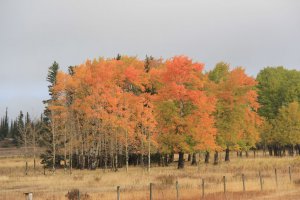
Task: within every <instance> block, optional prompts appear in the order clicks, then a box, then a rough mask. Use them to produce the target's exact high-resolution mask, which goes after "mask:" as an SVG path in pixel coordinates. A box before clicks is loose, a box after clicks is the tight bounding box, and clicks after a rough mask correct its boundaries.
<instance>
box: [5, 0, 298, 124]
mask: <svg viewBox="0 0 300 200" xmlns="http://www.w3.org/2000/svg"><path fill="white" fill-rule="evenodd" d="M117 53H121V54H127V55H132V56H138V57H140V58H144V57H145V55H146V54H147V55H153V56H155V57H163V58H170V57H172V56H174V55H179V54H185V55H187V56H189V57H191V58H193V59H194V60H196V61H201V62H204V63H205V64H206V69H211V68H212V67H213V66H214V65H215V64H216V63H217V62H219V61H225V62H228V63H230V64H231V66H232V67H235V66H243V67H245V69H246V72H247V73H248V74H250V75H252V76H255V75H256V74H257V73H258V72H259V70H260V69H262V68H264V67H266V66H278V65H283V66H285V67H287V68H290V69H298V70H300V54H299V53H300V1H298V0H280V1H279V0H206V1H201V0H118V1H115V0H107V1H105V0H102V1H101V0H97V1H96V0H95V1H92V0H82V1H79V0H69V1H67V0H49V1H46V0H24V1H23V0H19V1H16V0H0V69H1V71H0V91H1V93H0V116H1V115H2V114H1V113H3V114H4V112H5V107H6V106H7V107H8V109H9V114H10V117H11V118H12V117H13V118H14V117H16V116H17V113H18V112H19V110H23V111H25V112H26V111H29V112H30V113H33V114H34V115H35V116H38V115H39V113H40V112H42V110H43V104H42V100H43V99H47V98H48V91H47V90H48V88H47V82H46V76H47V69H48V67H49V66H50V65H51V64H52V63H53V61H54V60H56V61H57V62H58V63H59V64H60V66H61V68H62V69H63V70H65V69H66V67H67V66H69V65H77V64H80V63H82V62H84V61H85V60H86V59H88V58H89V59H93V58H96V57H99V56H104V57H114V56H116V54H117Z"/></svg>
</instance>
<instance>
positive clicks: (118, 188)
mask: <svg viewBox="0 0 300 200" xmlns="http://www.w3.org/2000/svg"><path fill="white" fill-rule="evenodd" d="M117 200H120V186H117Z"/></svg>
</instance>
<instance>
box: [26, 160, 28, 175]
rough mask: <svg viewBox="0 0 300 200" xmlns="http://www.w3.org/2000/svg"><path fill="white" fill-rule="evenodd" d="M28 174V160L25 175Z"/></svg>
mask: <svg viewBox="0 0 300 200" xmlns="http://www.w3.org/2000/svg"><path fill="white" fill-rule="evenodd" d="M27 174H28V162H27V161H26V165H25V175H27Z"/></svg>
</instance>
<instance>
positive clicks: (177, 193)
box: [176, 181, 179, 200]
mask: <svg viewBox="0 0 300 200" xmlns="http://www.w3.org/2000/svg"><path fill="white" fill-rule="evenodd" d="M178 187H179V186H178V181H176V199H177V200H179V192H178Z"/></svg>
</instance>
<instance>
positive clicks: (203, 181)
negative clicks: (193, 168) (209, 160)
mask: <svg viewBox="0 0 300 200" xmlns="http://www.w3.org/2000/svg"><path fill="white" fill-rule="evenodd" d="M202 198H204V178H203V179H202Z"/></svg>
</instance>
